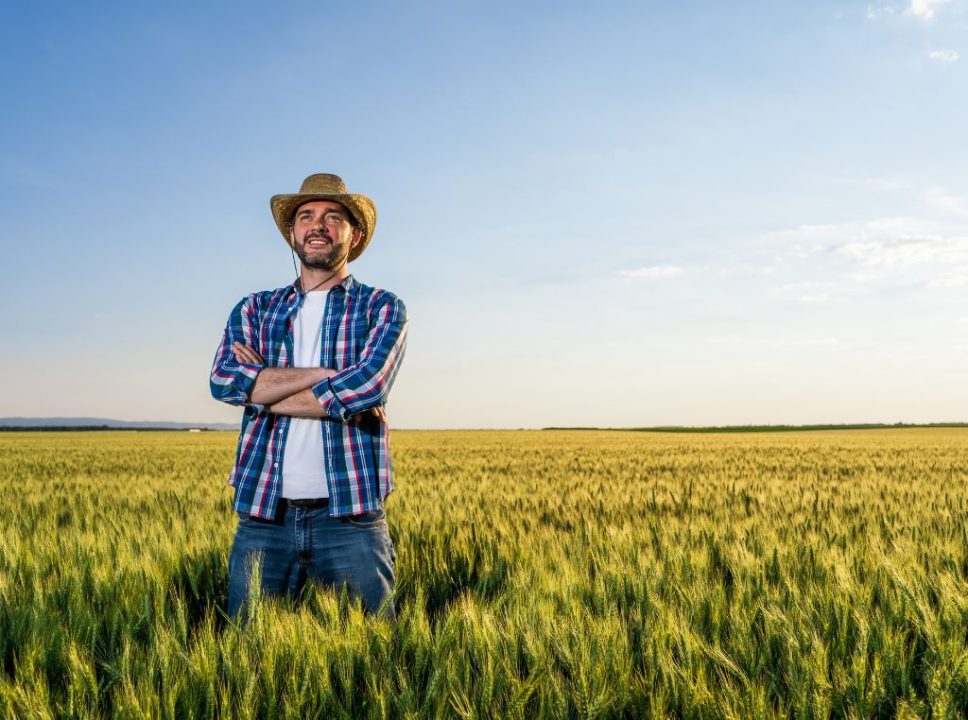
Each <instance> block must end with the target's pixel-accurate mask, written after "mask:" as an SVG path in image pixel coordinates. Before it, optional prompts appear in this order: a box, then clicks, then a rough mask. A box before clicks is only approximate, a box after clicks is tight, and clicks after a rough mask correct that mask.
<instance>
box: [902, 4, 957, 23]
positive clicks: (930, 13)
mask: <svg viewBox="0 0 968 720" xmlns="http://www.w3.org/2000/svg"><path fill="white" fill-rule="evenodd" d="M948 2H949V0H911V5H910V6H909V7H908V9H907V10H905V11H904V12H905V13H907V14H908V15H914V16H915V17H917V18H920V19H922V20H931V19H932V18H934V16H935V15H937V13H938V10H939V9H940V8H941V7H943V6H944V5H947V4H948Z"/></svg>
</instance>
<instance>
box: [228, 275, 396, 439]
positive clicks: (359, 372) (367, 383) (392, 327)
mask: <svg viewBox="0 0 968 720" xmlns="http://www.w3.org/2000/svg"><path fill="white" fill-rule="evenodd" d="M376 292H378V293H380V294H379V295H378V296H375V302H373V304H372V309H371V310H370V312H369V321H370V322H369V330H368V332H367V335H366V341H365V344H364V346H363V349H362V351H361V352H360V355H359V358H358V359H357V361H356V362H354V363H353V364H352V365H350V366H348V367H346V368H344V369H342V370H339V371H337V370H334V369H330V368H321V367H319V368H283V367H266V365H265V363H264V362H263V358H262V356H261V355H260V354H259V353H258V352H257V351H256V350H255V349H254V348H255V347H256V346H257V344H258V343H257V342H256V340H257V338H258V335H259V328H260V327H261V322H262V313H261V312H260V310H259V309H258V308H257V307H256V305H257V304H258V301H259V298H258V297H257V296H256V295H250V296H248V297H246V298H243V299H242V300H241V301H240V302H239V303H238V304H237V305H236V306H235V308H234V309H233V310H232V313H231V315H230V316H229V321H228V323H227V325H226V328H225V332H224V334H223V336H222V342H221V343H220V345H219V348H218V351H217V352H216V355H215V363H214V364H213V366H212V375H211V390H212V396H213V397H215V398H216V399H217V400H222V401H223V402H227V403H229V404H232V405H246V406H248V407H251V408H253V409H255V410H256V411H262V410H263V409H265V410H268V412H271V413H274V414H278V415H290V416H292V417H329V418H331V419H334V420H339V421H342V422H349V421H351V420H354V419H359V416H360V415H361V414H362V413H372V414H374V415H376V416H377V417H379V418H380V419H381V420H383V419H385V415H384V414H383V410H382V407H383V405H384V404H385V403H386V401H387V397H388V395H389V392H390V388H391V387H392V385H393V381H394V380H395V379H396V375H397V372H398V371H399V369H400V362H401V360H402V359H403V355H404V351H405V349H406V337H407V313H406V308H405V306H404V305H403V303H402V302H401V301H400V300H399V299H398V298H396V297H395V296H393V295H391V294H390V293H387V292H385V291H376Z"/></svg>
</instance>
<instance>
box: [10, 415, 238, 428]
mask: <svg viewBox="0 0 968 720" xmlns="http://www.w3.org/2000/svg"><path fill="white" fill-rule="evenodd" d="M53 428H56V429H58V430H67V429H75V428H76V429H79V430H192V429H200V430H238V429H239V425H238V423H184V422H167V421H164V420H111V419H109V418H91V417H5V418H0V430H13V429H21V430H41V429H53Z"/></svg>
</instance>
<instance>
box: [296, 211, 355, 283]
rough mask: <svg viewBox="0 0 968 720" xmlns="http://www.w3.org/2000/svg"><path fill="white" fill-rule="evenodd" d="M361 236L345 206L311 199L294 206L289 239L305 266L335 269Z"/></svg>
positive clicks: (316, 268)
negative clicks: (294, 210)
mask: <svg viewBox="0 0 968 720" xmlns="http://www.w3.org/2000/svg"><path fill="white" fill-rule="evenodd" d="M361 235H362V231H361V230H358V229H356V228H354V227H353V225H352V223H351V219H350V214H349V212H348V211H347V210H346V208H345V207H343V206H342V205H340V204H339V203H336V202H330V201H329V200H314V201H313V202H308V203H305V204H303V205H300V206H299V207H298V208H296V213H295V214H294V215H293V216H292V228H291V229H290V231H289V241H290V243H291V244H292V249H293V250H295V251H296V254H297V255H298V256H299V259H300V260H301V261H302V264H303V265H305V266H306V267H308V268H313V269H314V270H336V269H337V268H338V267H339V266H340V264H341V263H342V262H343V261H344V260H346V258H347V256H348V255H349V254H350V250H351V249H352V248H353V246H354V245H355V244H356V243H357V242H359V240H360V236H361Z"/></svg>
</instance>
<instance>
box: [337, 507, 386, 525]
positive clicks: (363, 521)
mask: <svg viewBox="0 0 968 720" xmlns="http://www.w3.org/2000/svg"><path fill="white" fill-rule="evenodd" d="M345 519H346V522H347V523H349V524H350V525H355V526H356V527H374V526H376V525H379V524H380V523H384V522H386V514H384V512H383V508H377V509H376V510H370V511H369V512H365V513H360V514H359V515H347V516H346V518H345Z"/></svg>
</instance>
